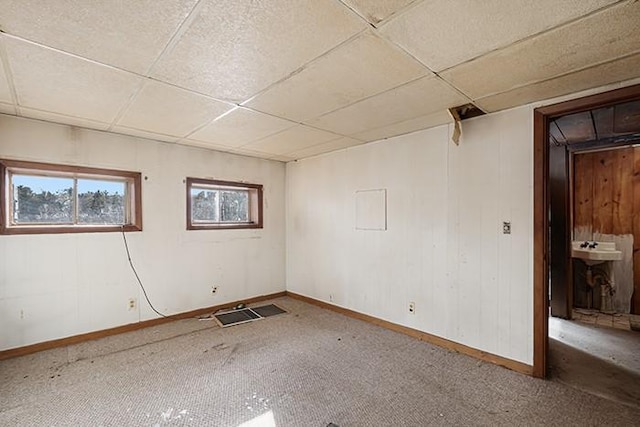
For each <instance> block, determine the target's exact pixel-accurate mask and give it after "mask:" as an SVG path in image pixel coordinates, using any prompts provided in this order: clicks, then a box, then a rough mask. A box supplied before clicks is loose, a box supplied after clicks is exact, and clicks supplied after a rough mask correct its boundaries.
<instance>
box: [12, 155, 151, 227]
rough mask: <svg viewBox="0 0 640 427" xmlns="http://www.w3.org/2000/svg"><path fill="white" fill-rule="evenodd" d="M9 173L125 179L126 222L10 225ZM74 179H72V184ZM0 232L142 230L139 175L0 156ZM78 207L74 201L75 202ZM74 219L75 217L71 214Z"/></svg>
mask: <svg viewBox="0 0 640 427" xmlns="http://www.w3.org/2000/svg"><path fill="white" fill-rule="evenodd" d="M11 174H19V175H31V176H45V177H61V178H72V179H74V180H77V179H95V180H103V181H109V180H114V181H125V182H127V186H126V191H125V200H127V203H126V205H125V210H126V212H125V217H126V219H127V220H128V221H129V222H128V223H127V224H124V226H123V225H116V224H114V225H102V224H101V225H93V224H87V225H84V224H75V223H74V224H69V223H63V224H59V225H57V224H49V223H46V224H13V223H12V221H11V207H10V206H11V200H9V199H10V196H11V189H10V188H9V185H10V182H11V178H10V175H11ZM76 184H77V181H74V186H75V185H76ZM0 203H1V206H0V235H3V234H61V233H100V232H109V231H111V232H113V231H123V230H124V231H142V175H141V173H140V172H129V171H122V170H115V169H102V168H93V167H85V166H75V165H64V164H54V163H41V162H30V161H22V160H9V159H0ZM74 209H75V210H77V200H76V202H75V207H74ZM74 219H75V217H74Z"/></svg>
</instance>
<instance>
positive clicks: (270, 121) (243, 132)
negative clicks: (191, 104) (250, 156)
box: [189, 107, 296, 147]
mask: <svg viewBox="0 0 640 427" xmlns="http://www.w3.org/2000/svg"><path fill="white" fill-rule="evenodd" d="M295 125H296V124H295V123H293V122H290V121H288V120H283V119H280V118H278V117H273V116H270V115H268V114H263V113H259V112H257V111H252V110H249V109H247V108H242V107H238V108H236V109H234V110H233V111H231V112H229V113H228V114H225V115H224V116H222V117H220V118H218V119H216V120H215V121H213V122H211V123H209V124H208V125H206V126H205V127H203V128H202V129H200V130H198V131H197V132H194V133H193V134H191V135H189V139H193V140H197V141H204V142H209V143H214V144H219V145H223V146H229V147H238V146H240V145H243V144H246V143H249V142H251V141H255V140H257V139H260V138H264V137H266V136H269V135H272V134H274V133H277V132H280V131H282V130H284V129H287V128H290V127H293V126H295Z"/></svg>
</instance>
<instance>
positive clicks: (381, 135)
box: [353, 110, 453, 142]
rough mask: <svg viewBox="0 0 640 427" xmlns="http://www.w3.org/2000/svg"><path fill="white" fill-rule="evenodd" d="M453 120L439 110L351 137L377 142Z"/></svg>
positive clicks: (446, 113)
mask: <svg viewBox="0 0 640 427" xmlns="http://www.w3.org/2000/svg"><path fill="white" fill-rule="evenodd" d="M452 121H453V119H452V118H451V116H450V115H449V112H448V111H447V110H441V111H438V112H436V113H432V114H427V115H425V116H420V117H416V118H414V119H410V120H405V121H403V122H399V123H394V124H392V125H389V126H383V127H381V128H376V129H372V130H368V131H365V132H361V133H357V134H355V135H353V137H354V138H358V139H359V140H362V141H368V142H371V141H378V140H380V139H385V138H391V137H394V136H398V135H404V134H406V133H411V132H415V131H418V130H422V129H429V128H432V127H435V126H440V125H443V124H446V123H451V122H452Z"/></svg>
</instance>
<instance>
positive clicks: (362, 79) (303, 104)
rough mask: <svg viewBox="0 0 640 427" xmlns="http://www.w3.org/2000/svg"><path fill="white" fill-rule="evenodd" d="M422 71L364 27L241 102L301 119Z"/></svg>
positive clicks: (403, 80)
mask: <svg viewBox="0 0 640 427" xmlns="http://www.w3.org/2000/svg"><path fill="white" fill-rule="evenodd" d="M427 73H429V74H430V72H429V71H428V70H427V69H426V68H425V67H424V66H423V65H421V64H420V63H419V62H417V61H416V60H414V59H413V58H411V57H410V56H409V55H407V54H406V53H404V52H402V51H400V50H399V49H397V48H396V47H395V46H393V45H391V44H390V43H388V42H387V41H385V40H382V39H380V38H379V37H377V36H375V35H374V34H372V33H369V32H367V33H365V34H363V35H361V36H360V37H358V38H357V39H355V40H353V41H351V42H349V43H346V44H344V45H342V46H340V47H339V48H337V49H335V50H334V51H332V52H330V53H329V54H328V55H326V56H324V57H322V58H320V59H319V60H317V61H315V62H313V63H311V64H309V65H308V66H307V67H306V68H305V69H304V70H302V71H301V72H299V73H297V74H295V75H294V76H291V77H290V78H288V79H287V80H285V81H283V82H281V83H278V84H276V85H275V86H272V87H271V88H270V89H268V90H267V91H266V92H264V93H262V94H260V95H258V96H257V97H256V98H255V99H253V100H251V101H249V102H248V103H247V104H246V105H248V106H250V107H252V108H255V109H257V110H260V111H264V112H267V113H271V114H275V115H278V116H282V117H286V118H289V119H291V120H295V121H299V122H302V121H305V120H309V119H312V118H315V117H318V116H319V115H321V114H323V113H327V112H330V111H333V110H336V109H338V108H341V107H344V106H347V105H349V104H352V103H353V102H356V101H358V100H360V99H363V98H365V97H367V96H371V95H375V94H377V93H380V92H384V91H385V90H388V89H391V88H393V87H396V86H399V85H401V84H403V83H406V82H408V81H410V80H414V79H416V78H419V77H421V76H424V75H426V74H427ZM310 101H311V102H310Z"/></svg>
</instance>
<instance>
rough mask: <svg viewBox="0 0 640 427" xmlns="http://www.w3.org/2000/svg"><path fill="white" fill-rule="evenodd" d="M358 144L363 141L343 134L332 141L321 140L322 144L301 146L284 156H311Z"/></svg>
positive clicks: (292, 157)
mask: <svg viewBox="0 0 640 427" xmlns="http://www.w3.org/2000/svg"><path fill="white" fill-rule="evenodd" d="M360 144H363V142H362V141H359V140H357V139H353V138H349V137H346V136H345V137H342V138H338V139H334V140H333V141H329V142H323V143H322V144H318V145H313V146H311V147H308V148H303V149H302V150H296V151H292V152H290V153H286V154H285V156H286V157H288V158H290V159H291V160H295V159H302V158H304V157H311V156H316V155H318V154H323V153H329V152H331V151H336V150H341V149H343V148H347V147H354V146H356V145H360Z"/></svg>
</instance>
